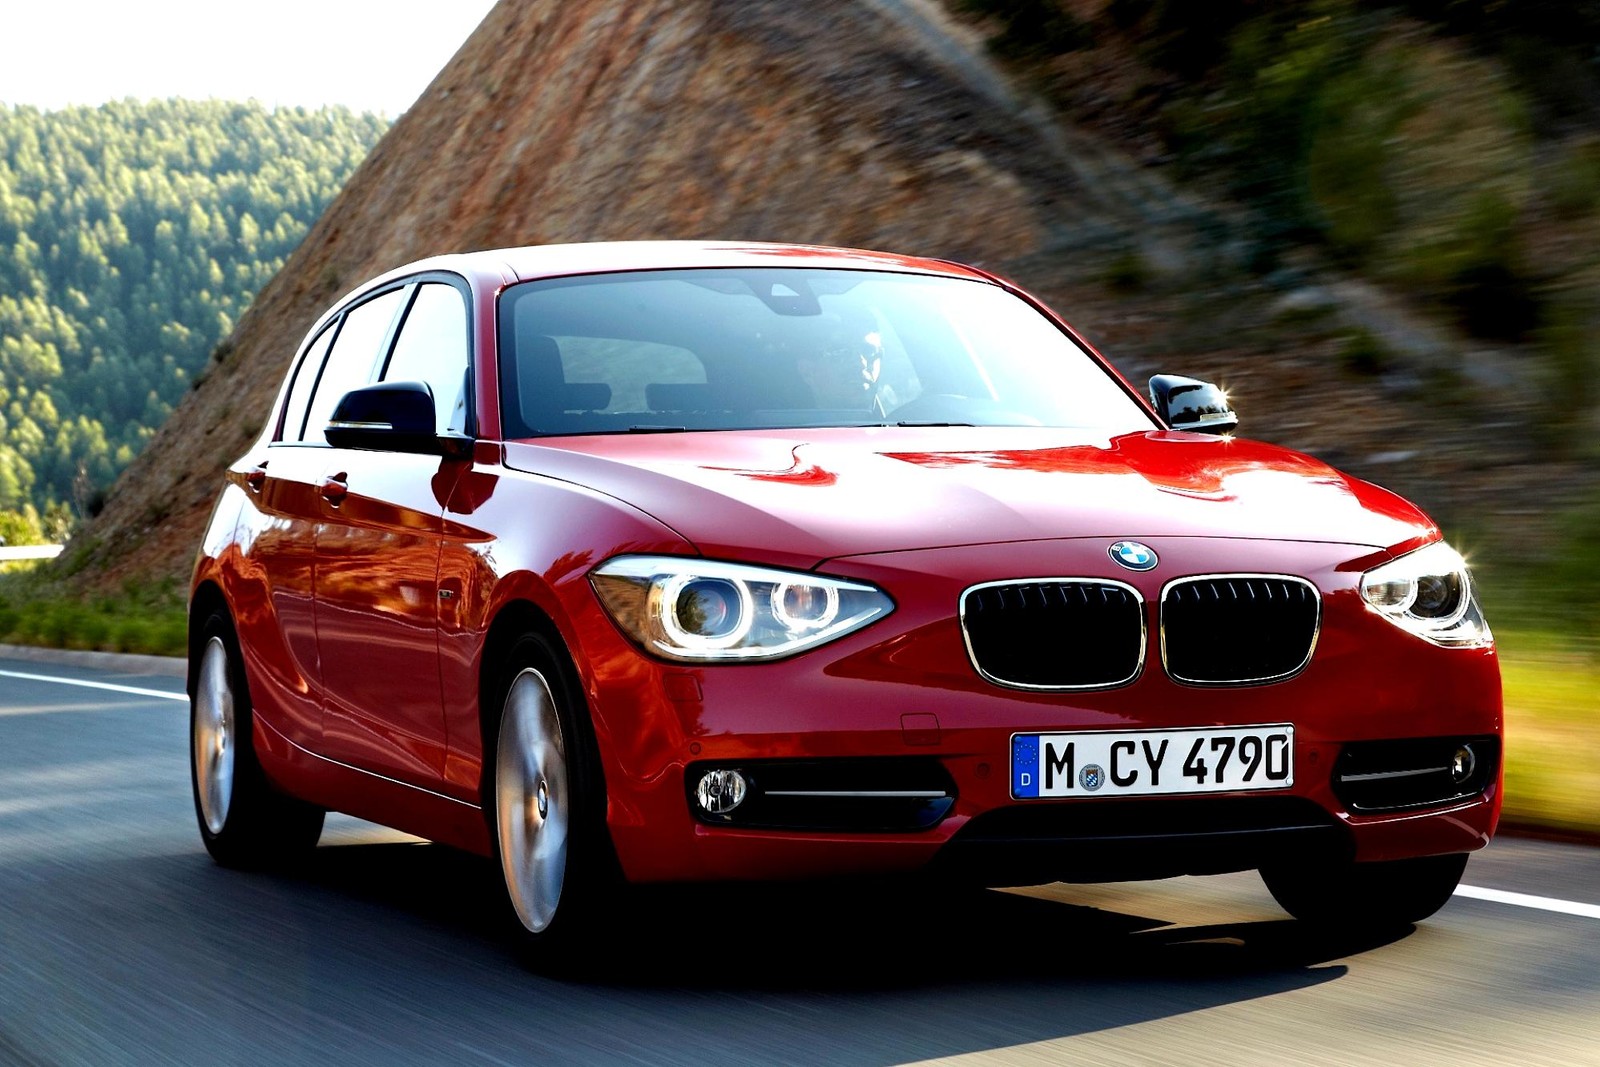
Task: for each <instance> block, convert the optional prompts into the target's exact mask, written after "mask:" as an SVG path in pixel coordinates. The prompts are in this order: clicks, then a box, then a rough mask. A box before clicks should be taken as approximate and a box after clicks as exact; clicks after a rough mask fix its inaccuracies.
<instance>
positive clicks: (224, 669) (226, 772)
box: [189, 610, 323, 867]
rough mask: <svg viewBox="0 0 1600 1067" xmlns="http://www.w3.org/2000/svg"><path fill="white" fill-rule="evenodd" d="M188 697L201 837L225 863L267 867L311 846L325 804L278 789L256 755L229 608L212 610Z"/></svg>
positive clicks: (192, 780)
mask: <svg viewBox="0 0 1600 1067" xmlns="http://www.w3.org/2000/svg"><path fill="white" fill-rule="evenodd" d="M197 654H198V656H199V663H198V664H197V665H196V667H195V680H194V690H193V693H192V694H191V695H190V698H189V772H190V783H191V786H192V788H193V793H194V810H195V816H196V818H197V819H198V820H199V823H200V838H201V840H202V841H204V842H205V846H206V851H207V852H210V853H211V856H212V858H213V859H215V860H216V861H217V862H218V863H221V864H223V865H224V866H228V867H262V866H269V865H272V864H274V863H280V862H283V861H285V860H288V859H291V858H293V857H295V856H297V855H301V854H303V853H305V852H308V851H310V850H311V848H312V847H313V846H315V845H316V843H317V838H318V837H320V836H321V834H322V819H323V811H322V809H321V808H317V807H313V806H311V805H309V804H306V803H304V802H303V801H299V800H296V799H294V798H293V797H290V796H287V795H285V794H283V793H280V792H278V791H277V790H276V789H274V788H273V787H272V785H271V783H269V782H268V781H267V776H266V774H265V772H263V771H262V769H261V764H260V763H259V762H258V761H257V759H256V753H255V746H254V743H253V740H252V735H251V730H252V728H253V717H252V711H251V706H250V691H249V689H248V688H247V687H246V685H245V680H244V669H243V667H242V665H241V662H240V659H239V649H238V641H237V639H236V638H235V637H234V633H233V626H232V624H231V623H230V621H229V619H228V616H227V614H226V613H225V612H223V611H221V610H218V611H216V612H213V613H212V614H211V615H210V616H209V617H208V618H207V619H206V622H205V626H204V629H203V630H202V632H201V638H200V643H199V645H198V653H197Z"/></svg>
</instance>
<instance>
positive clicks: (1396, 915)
mask: <svg viewBox="0 0 1600 1067" xmlns="http://www.w3.org/2000/svg"><path fill="white" fill-rule="evenodd" d="M1466 868H1467V857H1466V855H1465V854H1464V853H1463V854H1460V855H1451V856H1423V857H1421V858H1419V859H1408V860H1388V861H1385V862H1381V863H1340V864H1314V863H1307V864H1295V865H1284V866H1276V867H1263V868H1262V869H1261V880H1262V881H1264V882H1266V884H1267V889H1268V890H1270V891H1271V893H1272V895H1273V897H1274V898H1275V899H1276V900H1277V902H1278V903H1279V904H1280V905H1281V906H1282V907H1283V910H1284V911H1287V912H1288V913H1289V914H1290V915H1293V916H1294V917H1295V918H1296V919H1299V920H1301V921H1302V922H1307V923H1312V924H1315V925H1318V926H1327V927H1338V928H1342V929H1355V928H1361V929H1369V930H1371V929H1386V928H1393V927H1397V926H1406V925H1408V924H1410V923H1415V922H1421V921H1422V920H1423V919H1426V918H1427V917H1428V916H1430V915H1432V914H1433V913H1434V912H1436V911H1438V910H1439V909H1440V908H1442V907H1444V906H1445V904H1446V903H1447V902H1448V901H1449V900H1450V896H1451V894H1453V893H1454V892H1455V891H1456V886H1457V885H1459V884H1460V883H1461V875H1462V873H1463V872H1464V871H1465V870H1466Z"/></svg>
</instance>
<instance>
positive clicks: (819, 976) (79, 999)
mask: <svg viewBox="0 0 1600 1067" xmlns="http://www.w3.org/2000/svg"><path fill="white" fill-rule="evenodd" d="M7 887H9V890H8V891H9V892H11V893H12V894H18V893H21V894H25V895H24V896H19V897H15V899H17V900H19V901H23V902H24V903H23V904H21V905H20V906H22V907H24V908H25V911H26V914H27V915H28V921H27V923H26V924H21V923H19V924H16V925H14V926H13V927H12V928H11V930H10V931H9V933H10V935H11V940H10V942H9V943H8V944H9V951H11V952H12V953H13V954H14V955H15V957H16V958H17V959H18V960H24V961H28V963H27V966H28V968H29V970H28V972H27V973H29V974H31V975H33V976H34V977H33V978H30V979H29V984H28V985H27V987H26V988H27V989H29V990H32V992H30V993H29V994H28V997H29V998H31V999H29V1000H28V1003H29V1004H32V1005H33V1007H32V1008H31V1009H30V1011H31V1012H32V1014H30V1015H28V1016H27V1018H28V1019H29V1020H30V1021H29V1023H28V1026H29V1027H33V1028H34V1029H30V1030H29V1031H28V1033H27V1034H24V1035H23V1037H24V1038H26V1039H27V1040H29V1041H32V1040H35V1039H39V1033H42V1032H43V1030H39V1029H38V1028H39V1027H43V1028H44V1029H45V1030H51V1032H54V1030H53V1029H52V1028H57V1027H63V1026H68V1025H69V1023H70V1025H77V1023H76V1022H75V1021H74V1020H77V1019H79V1018H80V1017H84V1018H92V1019H94V1020H97V1022H96V1023H95V1025H96V1026H102V1025H103V1026H104V1027H110V1029H106V1030H105V1033H106V1035H107V1038H106V1039H107V1040H114V1041H125V1040H131V1039H130V1038H128V1037H127V1036H126V1034H125V1033H123V1030H124V1029H125V1024H124V1023H121V1022H117V1020H126V1019H137V1020H139V1034H138V1040H139V1041H140V1042H141V1043H142V1045H141V1047H147V1048H149V1049H168V1050H171V1049H182V1048H187V1047H189V1042H192V1040H193V1036H194V1031H193V1025H194V1024H193V1021H192V1018H193V1015H192V1011H191V1010H190V1007H188V1006H192V1005H195V1004H202V1003H204V1004H206V1005H207V1006H208V1007H207V1012H208V1014H207V1015H206V1028H205V1032H206V1035H207V1040H208V1041H210V1042H214V1043H215V1047H217V1048H219V1049H227V1050H230V1052H229V1056H231V1057H232V1058H233V1059H234V1060H237V1061H238V1062H252V1063H257V1064H261V1065H263V1067H268V1065H276V1064H279V1063H282V1064H294V1065H295V1067H306V1065H308V1064H324V1063H327V1064H338V1065H341V1067H350V1065H351V1064H354V1063H377V1062H382V1063H386V1064H412V1063H416V1064H427V1063H440V1062H498V1063H514V1064H522V1063H569V1062H570V1063H578V1062H596V1063H613V1062H615V1063H623V1062H627V1063H691V1062H693V1063H817V1064H823V1063H832V1064H847V1065H850V1067H857V1065H860V1067H887V1065H889V1064H897V1063H908V1062H917V1061H920V1060H926V1059H936V1058H939V1057H946V1056H954V1055H962V1054H967V1053H978V1052H985V1051H991V1050H996V1049H1010V1048H1012V1047H1014V1046H1023V1045H1028V1044H1030V1043H1036V1042H1053V1041H1058V1040H1060V1039H1063V1038H1069V1037H1074V1036H1077V1035H1082V1034H1089V1033H1098V1032H1103V1031H1107V1030H1113V1029H1118V1028H1121V1027H1127V1026H1137V1025H1140V1024H1142V1023H1146V1022H1150V1021H1152V1020H1158V1019H1166V1018H1170V1017H1172V1016H1179V1015H1185V1014H1188V1013H1192V1012H1205V1011H1208V1010H1210V1009H1214V1008H1217V1007H1220V1006H1224V1005H1236V1004H1241V1003H1245V1002H1250V1001H1256V1000H1261V999H1265V998H1274V997H1277V996H1279V995H1282V994H1286V993H1295V992H1299V991H1306V990H1311V989H1314V988H1316V987H1319V986H1323V985H1325V984H1327V983H1330V982H1335V981H1337V980H1339V979H1340V978H1342V977H1344V976H1345V975H1347V974H1348V973H1349V966H1348V965H1347V964H1346V963H1345V962H1342V961H1344V960H1345V959H1346V958H1347V957H1349V956H1350V955H1352V954H1354V953H1359V952H1362V951H1364V950H1366V949H1369V948H1373V947H1376V946H1377V945H1378V944H1379V943H1381V942H1375V941H1349V940H1342V939H1322V938H1317V937H1313V936H1309V935H1307V934H1306V933H1305V932H1304V931H1302V930H1300V929H1299V928H1298V927H1297V926H1296V924H1294V923H1293V922H1290V921H1288V920H1282V921H1265V922H1263V921H1241V922H1228V921H1223V922H1220V923H1219V922H1215V921H1214V920H1215V918H1216V917H1217V916H1219V915H1220V916H1222V917H1223V918H1224V919H1225V918H1226V916H1227V915H1228V914H1229V907H1230V906H1229V905H1226V904H1224V905H1223V906H1222V907H1221V908H1220V909H1219V908H1218V907H1217V906H1216V903H1215V901H1213V902H1212V904H1210V905H1208V906H1206V907H1205V908H1202V909H1200V910H1198V911H1196V910H1194V909H1190V908H1188V907H1187V906H1186V905H1185V904H1184V903H1183V900H1184V897H1183V894H1182V893H1178V894H1173V893H1171V892H1158V893H1152V894H1148V895H1147V894H1144V893H1141V892H1130V893H1128V894H1121V893H1117V894H1114V895H1101V896H1098V897H1096V896H1094V895H1092V894H1091V895H1089V897H1088V899H1101V900H1107V901H1111V900H1115V901H1118V902H1123V901H1131V902H1138V904H1131V905H1127V906H1123V905H1120V904H1119V905H1114V906H1107V907H1101V908H1095V907H1086V906H1083V905H1081V904H1073V903H1066V902H1063V901H1061V900H1054V899H1040V898H1039V897H1037V896H1030V895H1026V894H1019V893H1005V892H994V891H973V890H970V889H955V888H952V887H938V888H936V887H933V886H930V885H928V884H926V883H918V882H877V881H872V882H860V881H853V882H831V883H830V882H821V883H812V884H805V885H784V886H768V885H746V886H734V887H727V886H720V887H713V886H665V887H651V888H645V889H640V890H634V891H630V892H627V893H625V894H624V895H623V896H622V897H621V898H620V899H619V900H617V901H615V902H613V903H612V904H611V905H610V906H609V907H608V908H607V909H606V911H605V912H604V913H603V915H602V919H601V922H600V923H598V924H597V927H596V930H595V936H594V938H593V942H592V943H593V949H592V951H587V952H586V953H585V954H583V955H582V956H581V958H580V959H579V961H578V962H579V966H576V967H573V968H568V969H566V970H564V971H560V972H559V973H557V974H552V973H548V972H549V969H548V968H545V967H543V966H541V964H540V961H538V960H537V959H533V960H530V961H525V960H522V959H519V956H518V953H517V952H515V951H514V950H513V947H512V946H513V944H514V941H515V939H514V938H512V937H511V936H510V934H511V932H512V931H511V930H510V928H509V926H508V923H509V922H510V921H511V920H510V919H509V916H508V908H507V907H506V905H505V904H504V903H503V900H502V893H501V888H500V885H499V875H498V871H497V870H496V868H495V867H494V865H493V864H491V863H490V862H488V861H487V860H484V859H481V858H477V857H473V856H468V855H465V854H463V853H460V852H457V851H454V850H451V849H448V848H444V847H442V846H437V845H430V844H421V843H388V842H385V843H347V844H335V845H325V846H323V847H320V848H318V849H316V850H315V851H314V852H313V853H312V854H311V855H310V856H309V857H308V858H306V859H305V860H304V861H302V862H300V863H299V864H297V865H296V866H295V867H293V868H291V869H280V870H275V871H255V872H247V871H235V870H227V869H223V868H220V867H218V866H216V865H215V864H213V863H212V862H211V861H210V859H209V858H208V857H207V856H205V854H204V853H203V852H201V851H200V850H199V849H198V848H196V847H195V846H194V845H193V844H189V845H187V846H184V847H180V848H178V849H177V850H173V851H164V852H161V853H159V854H143V855H136V856H119V857H116V858H83V857H79V858H77V859H74V860H67V861H63V860H61V859H60V858H54V859H52V860H50V861H48V862H41V863H38V864H30V865H27V866H25V867H18V868H13V869H11V870H9V871H0V888H7ZM86 901H92V902H93V904H92V906H86V904H85V902H86ZM1139 905H1149V906H1148V907H1142V906H1139ZM1169 907H1170V909H1171V910H1173V912H1174V914H1177V913H1179V912H1182V913H1184V914H1188V915H1191V916H1195V915H1198V916H1201V917H1202V919H1203V924H1202V925H1188V926H1181V925H1175V924H1173V923H1172V922H1171V921H1170V919H1171V918H1172V916H1169V915H1163V914H1159V912H1163V911H1167V910H1169ZM1140 911H1149V912H1154V913H1156V914H1139V913H1138V912H1140ZM1243 914H1245V915H1248V916H1254V915H1255V914H1257V913H1256V912H1253V911H1246V912H1244V913H1243ZM525 964H531V966H527V965H525ZM6 988H7V987H6V980H5V977H4V972H0V993H3V992H4V991H5V989H6ZM63 1004H84V1005H90V1006H91V1007H88V1008H74V1009H72V1010H73V1011H74V1012H76V1013H77V1014H72V1015H70V1016H69V1015H67V1014H63V1013H64V1011H65V1009H63V1008H62V1005H63ZM86 1013H87V1014H86ZM20 1017H21V1016H19V1018H20ZM36 1024H37V1025H36ZM113 1024H114V1025H113ZM119 1028H120V1029H119ZM3 1029H4V1028H0V1030H3ZM35 1031H38V1032H35ZM30 1035H31V1036H30ZM20 1039H21V1038H19V1040H20ZM119 1047H120V1046H119ZM351 1049H360V1050H364V1051H362V1052H361V1053H360V1054H359V1055H356V1054H355V1053H353V1052H351V1051H350V1050H351ZM468 1050H470V1052H471V1055H467V1051H468ZM463 1056H465V1057H466V1058H465V1059H463V1058H462V1057H463ZM0 1058H3V1056H0ZM155 1058H156V1059H159V1058H160V1057H155ZM169 1058H170V1057H169ZM228 1058H229V1057H228V1056H220V1057H219V1058H218V1062H222V1060H224V1059H228ZM174 1062H183V1059H182V1057H181V1056H180V1057H178V1059H176V1060H174Z"/></svg>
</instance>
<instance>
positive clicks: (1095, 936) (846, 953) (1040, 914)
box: [271, 844, 1413, 991]
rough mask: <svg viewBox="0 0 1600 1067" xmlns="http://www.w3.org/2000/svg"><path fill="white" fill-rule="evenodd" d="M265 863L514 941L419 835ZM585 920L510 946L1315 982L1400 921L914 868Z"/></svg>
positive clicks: (839, 975)
mask: <svg viewBox="0 0 1600 1067" xmlns="http://www.w3.org/2000/svg"><path fill="white" fill-rule="evenodd" d="M271 877H274V878H278V879H287V880H292V881H299V882H304V883H309V884H310V885H312V886H315V887H318V888H319V889H320V890H322V891H325V892H327V893H332V894H337V895H339V896H341V897H345V898H348V899H350V900H352V901H357V902H360V903H361V904H362V905H363V907H369V908H371V907H376V908H381V909H384V910H387V911H394V912H399V913H401V914H403V915H408V916H410V917H412V918H414V919H415V920H417V921H421V922H425V923H428V924H430V925H433V926H436V927H443V928H447V929H452V930H454V931H456V932H457V933H459V934H462V935H466V936H470V937H472V938H474V939H478V940H481V941H483V942H485V943H486V944H489V945H492V946H493V947H494V948H496V949H498V950H500V951H503V952H505V953H506V958H507V959H508V960H510V959H512V958H514V957H516V956H517V955H518V954H517V953H515V952H514V950H513V949H514V943H515V941H516V938H515V937H514V936H513V935H514V933H515V930H514V928H513V927H512V925H511V924H512V923H514V921H515V920H514V919H513V918H512V917H511V915H510V911H509V908H508V907H507V906H506V904H505V903H504V901H503V899H502V893H501V888H500V883H499V872H498V871H497V869H496V868H495V867H494V866H493V864H492V863H491V862H490V861H487V860H484V859H481V858H479V857H475V856H469V855H465V854H463V853H460V852H457V851H455V850H453V849H449V848H444V847H442V846H436V845H428V844H373V845H343V846H339V847H333V848H328V847H324V848H320V849H318V850H317V851H316V852H315V853H314V854H313V855H312V857H311V858H310V859H309V860H308V861H306V862H305V863H304V864H302V865H301V866H299V867H297V868H296V869H295V870H293V871H284V872H279V873H277V874H274V875H271ZM600 922H601V926H602V928H601V929H600V930H599V931H597V937H598V938H599V939H601V940H603V941H604V942H605V943H606V944H608V945H613V946H614V945H624V946H627V951H626V953H625V954H622V955H619V954H618V953H616V952H614V951H604V952H599V951H597V952H596V953H595V955H594V957H593V958H592V959H588V960H586V959H584V958H581V957H580V958H579V959H577V960H572V959H569V960H567V961H566V962H565V963H563V964H562V965H561V966H559V967H545V966H542V964H543V962H544V961H541V960H539V959H538V957H537V954H536V953H534V954H531V955H524V956H522V959H523V961H524V962H525V963H527V964H528V965H529V966H530V968H531V969H532V970H535V971H541V972H545V973H551V974H557V975H559V976H560V977H562V978H564V979H566V980H569V981H578V982H582V983H585V984H592V985H598V986H629V987H638V988H680V989H698V990H706V991H715V990H719V989H732V988H736V989H740V990H751V989H766V990H785V989H839V988H853V989H864V988H897V987H919V986H926V985H929V984H945V983H952V982H953V983H973V982H986V981H1006V982H1026V981H1035V980H1045V981H1052V982H1055V981H1069V982H1070V981H1087V980H1094V981H1105V980H1107V979H1111V978H1123V979H1130V980H1152V979H1153V980H1165V979H1182V980H1189V979H1196V978H1219V977H1228V976H1250V975H1270V974H1280V975H1281V974H1286V973H1291V972H1302V977H1304V972H1307V971H1308V970H1309V969H1312V968H1323V970H1322V971H1320V972H1319V978H1320V979H1324V980H1325V979H1327V978H1331V977H1336V976H1337V975H1338V974H1342V973H1343V971H1344V968H1342V967H1336V968H1333V969H1332V970H1328V969H1327V968H1325V967H1324V965H1327V964H1332V963H1335V962H1336V961H1339V960H1342V959H1345V958H1347V957H1350V956H1352V955H1356V954H1359V953H1362V952H1366V951H1369V950H1371V949H1374V948H1378V947H1381V946H1383V945H1386V944H1390V943H1393V942H1395V941H1397V940H1399V939H1401V938H1403V937H1405V936H1407V935H1408V934H1409V933H1410V932H1411V930H1412V929H1413V928H1412V927H1405V928H1403V929H1400V930H1395V931H1390V932H1385V933H1381V934H1377V933H1375V934H1367V935H1360V934H1353V933H1335V932H1319V931H1317V930H1314V929H1310V928H1307V927H1305V926H1303V925H1302V924H1300V923H1297V922H1295V921H1293V920H1290V919H1287V918H1285V919H1282V920H1271V921H1241V922H1225V923H1214V924H1210V925H1202V926H1193V925H1189V926H1185V925H1175V924H1174V923H1173V922H1172V921H1171V920H1169V919H1166V918H1162V917H1159V916H1154V915H1139V914H1129V913H1125V912H1120V911H1114V910H1108V909H1104V908H1096V907H1086V906H1081V905H1076V904H1072V903H1067V902H1064V901H1061V900H1053V899H1041V898H1040V897H1037V896H1030V895H1023V894H1018V893H1008V892H1002V891H996V890H988V889H978V888H973V887H969V886H960V885H952V884H948V883H939V882H934V881H931V880H926V879H885V880H879V879H870V880H859V879H858V880H848V881H818V882H805V883H795V884H782V885H772V884H759V883H756V884H733V885H726V884H719V885H667V886H644V887H628V888H625V889H623V890H621V891H620V892H619V893H618V894H617V895H616V896H615V897H614V898H613V899H611V900H610V901H608V906H607V907H606V908H605V909H604V911H603V913H602V918H601V920H600ZM623 958H625V960H626V963H625V965H622V966H619V965H618V964H619V959H623ZM738 961H747V962H746V963H744V964H740V963H739V962H738ZM729 963H732V965H731V966H730V965H728V964H729ZM1295 984H1299V983H1298V982H1297V983H1295Z"/></svg>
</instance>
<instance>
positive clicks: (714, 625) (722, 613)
mask: <svg viewBox="0 0 1600 1067" xmlns="http://www.w3.org/2000/svg"><path fill="white" fill-rule="evenodd" d="M589 581H590V583H591V584H592V585H593V586H594V590H595V593H596V594H597V595H598V596H599V597H600V603H602V604H604V605H605V608H606V611H608V612H610V614H611V617H612V618H613V619H614V620H616V623H617V625H618V626H620V627H621V628H622V630H623V632H624V633H626V634H627V635H628V636H629V637H631V638H633V640H635V641H636V642H638V643H639V644H640V645H642V646H643V647H644V648H645V649H647V650H649V651H650V652H654V653H655V654H656V655H659V656H663V657H665V658H666V659H673V660H689V661H704V660H758V659H777V658H778V657H780V656H788V655H792V654H793V653H796V652H800V651H803V650H805V649H808V648H815V647H816V646H817V645H821V644H825V643H826V642H828V641H832V640H834V639H835V638H838V637H843V636H844V635H845V634H847V633H850V632H851V631H853V630H859V629H861V627H863V626H865V625H867V623H869V622H872V621H873V620H874V619H877V618H881V617H882V616H884V615H887V614H889V612H891V611H893V610H894V603H893V602H892V601H891V600H890V599H889V598H888V596H887V595H885V594H884V593H883V592H882V591H881V590H879V589H876V588H874V587H873V586H870V585H865V584H862V583H860V582H847V581H843V580H841V579H838V578H825V577H823V576H821V575H817V574H807V573H805V572H802V571H783V570H776V569H773V568H769V567H752V566H747V565H745V564H740V563H718V562H715V561H712V560H702V559H683V558H679V557H675V556H618V557H617V558H615V559H611V560H607V561H606V562H605V563H602V564H601V565H600V566H598V567H596V568H595V569H594V570H593V571H591V572H590V574H589Z"/></svg>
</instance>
